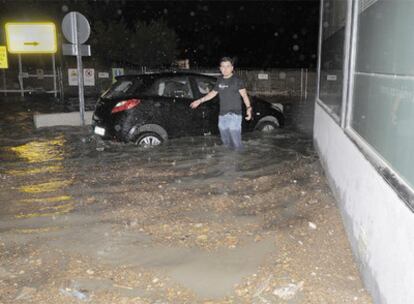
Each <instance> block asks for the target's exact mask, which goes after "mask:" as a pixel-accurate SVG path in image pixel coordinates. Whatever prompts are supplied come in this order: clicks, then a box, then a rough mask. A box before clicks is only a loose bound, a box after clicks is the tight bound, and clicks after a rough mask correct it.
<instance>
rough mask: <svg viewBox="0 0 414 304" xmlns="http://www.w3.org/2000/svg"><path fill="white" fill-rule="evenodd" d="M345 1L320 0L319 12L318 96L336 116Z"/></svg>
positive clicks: (338, 103) (339, 87)
mask: <svg viewBox="0 0 414 304" xmlns="http://www.w3.org/2000/svg"><path fill="white" fill-rule="evenodd" d="M347 2H348V1H346V0H324V1H323V4H322V5H323V13H322V46H321V59H320V60H321V70H320V79H319V99H320V100H321V101H322V102H323V103H324V104H325V105H326V106H328V107H329V108H330V109H331V110H332V113H333V114H334V115H335V116H336V117H337V118H338V120H339V117H340V114H341V108H342V96H343V93H342V91H343V78H344V77H343V74H344V54H345V24H346V17H347V7H348V3H347Z"/></svg>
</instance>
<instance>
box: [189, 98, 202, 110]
mask: <svg viewBox="0 0 414 304" xmlns="http://www.w3.org/2000/svg"><path fill="white" fill-rule="evenodd" d="M200 104H201V100H200V99H197V100H194V101H193V102H192V103H191V104H190V108H191V109H195V108H197V107H198V106H199V105H200Z"/></svg>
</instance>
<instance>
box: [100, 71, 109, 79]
mask: <svg viewBox="0 0 414 304" xmlns="http://www.w3.org/2000/svg"><path fill="white" fill-rule="evenodd" d="M98 78H109V73H107V72H99V73H98Z"/></svg>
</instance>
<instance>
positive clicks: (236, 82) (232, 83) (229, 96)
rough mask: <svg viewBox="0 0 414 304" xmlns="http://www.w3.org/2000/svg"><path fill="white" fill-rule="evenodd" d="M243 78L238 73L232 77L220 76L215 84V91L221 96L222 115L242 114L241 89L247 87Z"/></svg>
mask: <svg viewBox="0 0 414 304" xmlns="http://www.w3.org/2000/svg"><path fill="white" fill-rule="evenodd" d="M245 88H246V87H245V85H244V82H243V80H241V79H240V78H238V77H237V76H236V75H232V76H231V77H230V78H224V77H223V76H220V77H219V78H218V79H217V82H216V84H215V85H214V89H213V90H214V91H216V92H218V94H219V97H220V115H225V114H227V113H235V114H242V103H241V102H242V101H241V96H240V93H239V90H241V89H245Z"/></svg>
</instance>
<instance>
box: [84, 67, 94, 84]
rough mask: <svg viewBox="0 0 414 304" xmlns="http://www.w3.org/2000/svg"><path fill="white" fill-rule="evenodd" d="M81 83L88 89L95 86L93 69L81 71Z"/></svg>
mask: <svg viewBox="0 0 414 304" xmlns="http://www.w3.org/2000/svg"><path fill="white" fill-rule="evenodd" d="M83 83H84V85H85V86H88V87H93V86H94V85H95V69H83Z"/></svg>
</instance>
